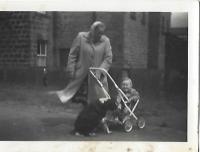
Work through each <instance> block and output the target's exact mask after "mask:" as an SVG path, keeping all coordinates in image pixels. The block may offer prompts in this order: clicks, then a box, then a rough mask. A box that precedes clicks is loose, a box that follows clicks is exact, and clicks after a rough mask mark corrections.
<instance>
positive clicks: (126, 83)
mask: <svg viewBox="0 0 200 152" xmlns="http://www.w3.org/2000/svg"><path fill="white" fill-rule="evenodd" d="M121 88H122V91H124V92H127V91H128V90H130V88H131V83H130V81H129V80H124V81H123V82H122V84H121Z"/></svg>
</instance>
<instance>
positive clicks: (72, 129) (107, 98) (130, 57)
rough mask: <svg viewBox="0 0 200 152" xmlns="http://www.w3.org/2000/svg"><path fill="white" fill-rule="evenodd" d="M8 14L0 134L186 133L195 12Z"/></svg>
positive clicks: (109, 136) (151, 136)
mask: <svg viewBox="0 0 200 152" xmlns="http://www.w3.org/2000/svg"><path fill="white" fill-rule="evenodd" d="M0 20H1V23H0V24H1V26H0V29H1V31H0V33H1V34H0V35H1V36H0V37H1V43H0V48H1V53H0V64H1V80H2V85H1V88H0V89H1V91H0V92H1V94H0V99H1V103H0V104H1V106H0V107H1V110H0V113H1V117H0V124H1V125H0V139H1V140H64V141H68V140H114V141H115V140H120V141H121V140H122V141H123V140H124V141H127V140H128V141H134V140H136V141H187V82H188V80H187V74H188V69H187V68H188V67H187V65H188V62H187V59H188V55H187V54H188V14H187V13H185V12H50V11H47V12H33V11H31V12H20V11H14V12H0ZM172 116H173V117H172Z"/></svg>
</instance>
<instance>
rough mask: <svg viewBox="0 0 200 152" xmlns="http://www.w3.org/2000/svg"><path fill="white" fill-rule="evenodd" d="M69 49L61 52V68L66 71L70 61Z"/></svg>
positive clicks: (63, 49)
mask: <svg viewBox="0 0 200 152" xmlns="http://www.w3.org/2000/svg"><path fill="white" fill-rule="evenodd" d="M69 50H70V49H69V48H62V49H60V50H59V59H60V68H61V69H62V70H65V68H66V66H67V61H68V55H69Z"/></svg>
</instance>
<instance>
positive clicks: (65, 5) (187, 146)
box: [0, 0, 199, 152]
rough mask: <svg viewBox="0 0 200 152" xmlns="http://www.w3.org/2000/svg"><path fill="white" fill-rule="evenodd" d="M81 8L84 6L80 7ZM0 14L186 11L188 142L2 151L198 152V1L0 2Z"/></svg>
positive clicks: (51, 144) (28, 146) (20, 146)
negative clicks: (8, 12) (13, 12)
mask: <svg viewBox="0 0 200 152" xmlns="http://www.w3.org/2000/svg"><path fill="white" fill-rule="evenodd" d="M83 6H84V7H83ZM0 11H112V12H118V11H120V12H122V11H124V12H129V11H133V12H134V11H135V12H188V118H187V120H188V132H187V133H188V136H187V137H188V141H187V142H135V141H134V142H99V141H95V142H94V141H90V142H84V141H81V142H77V141H74V142H72V141H66V142H59V141H37V142H26V141H22V142H20V141H13V142H10V141H9V142H8V141H2V142H0V151H2V152H19V151H20V152H44V151H48V152H55V151H56V152H63V151H67V152H68V151H70V152H86V151H94V152H97V151H99V152H100V151H105V152H107V151H115V152H118V151H120V152H121V151H128V150H129V151H131V150H132V151H137V152H143V151H144V152H147V151H149V152H150V151H154V152H172V151H174V152H179V151H180V152H190V151H191V152H196V151H198V133H197V131H198V102H199V98H198V94H199V90H198V86H199V62H198V61H199V2H198V1H197V0H168V1H166V0H140V1H139V0H125V1H123V0H99V1H97V0H43V1H40V0H34V1H28V0H23V1H22V0H21V1H13V0H12V1H11V0H7V1H5V0H4V1H3V0H0Z"/></svg>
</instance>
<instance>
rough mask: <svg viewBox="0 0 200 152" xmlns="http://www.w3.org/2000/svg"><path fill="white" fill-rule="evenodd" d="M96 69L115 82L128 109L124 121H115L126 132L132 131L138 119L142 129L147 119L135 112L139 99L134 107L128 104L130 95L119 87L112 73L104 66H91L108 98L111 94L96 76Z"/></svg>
mask: <svg viewBox="0 0 200 152" xmlns="http://www.w3.org/2000/svg"><path fill="white" fill-rule="evenodd" d="M96 70H100V71H102V72H103V73H104V74H106V75H107V76H108V78H109V79H110V80H111V82H112V83H113V84H114V86H115V88H116V89H117V91H118V92H119V93H120V98H121V101H122V102H123V104H124V106H125V108H126V109H127V110H128V114H127V115H126V116H125V117H124V119H123V120H122V121H119V120H116V121H115V120H113V122H114V123H117V124H120V125H122V126H123V129H124V131H125V132H131V131H132V129H133V127H134V122H135V121H136V124H137V127H138V128H140V129H142V128H144V127H145V120H144V118H142V117H137V116H136V115H135V114H134V111H135V109H136V107H137V105H138V103H139V99H138V100H137V101H136V102H135V103H134V105H133V107H132V109H131V108H130V107H129V106H128V105H127V103H128V101H129V99H128V97H127V96H126V95H125V93H124V92H123V91H122V90H121V89H120V88H119V87H118V85H117V84H116V83H115V81H114V80H113V78H112V77H111V76H110V74H109V73H108V72H107V71H106V70H105V69H103V68H94V67H91V68H89V72H90V74H91V75H92V76H93V77H94V78H95V79H96V81H97V82H98V84H99V85H100V86H101V88H102V90H103V92H104V94H105V96H106V98H108V99H111V97H110V95H109V94H108V92H107V91H106V90H105V88H104V86H103V84H102V83H101V81H100V80H99V79H98V78H97V77H96V75H95V71H96Z"/></svg>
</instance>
